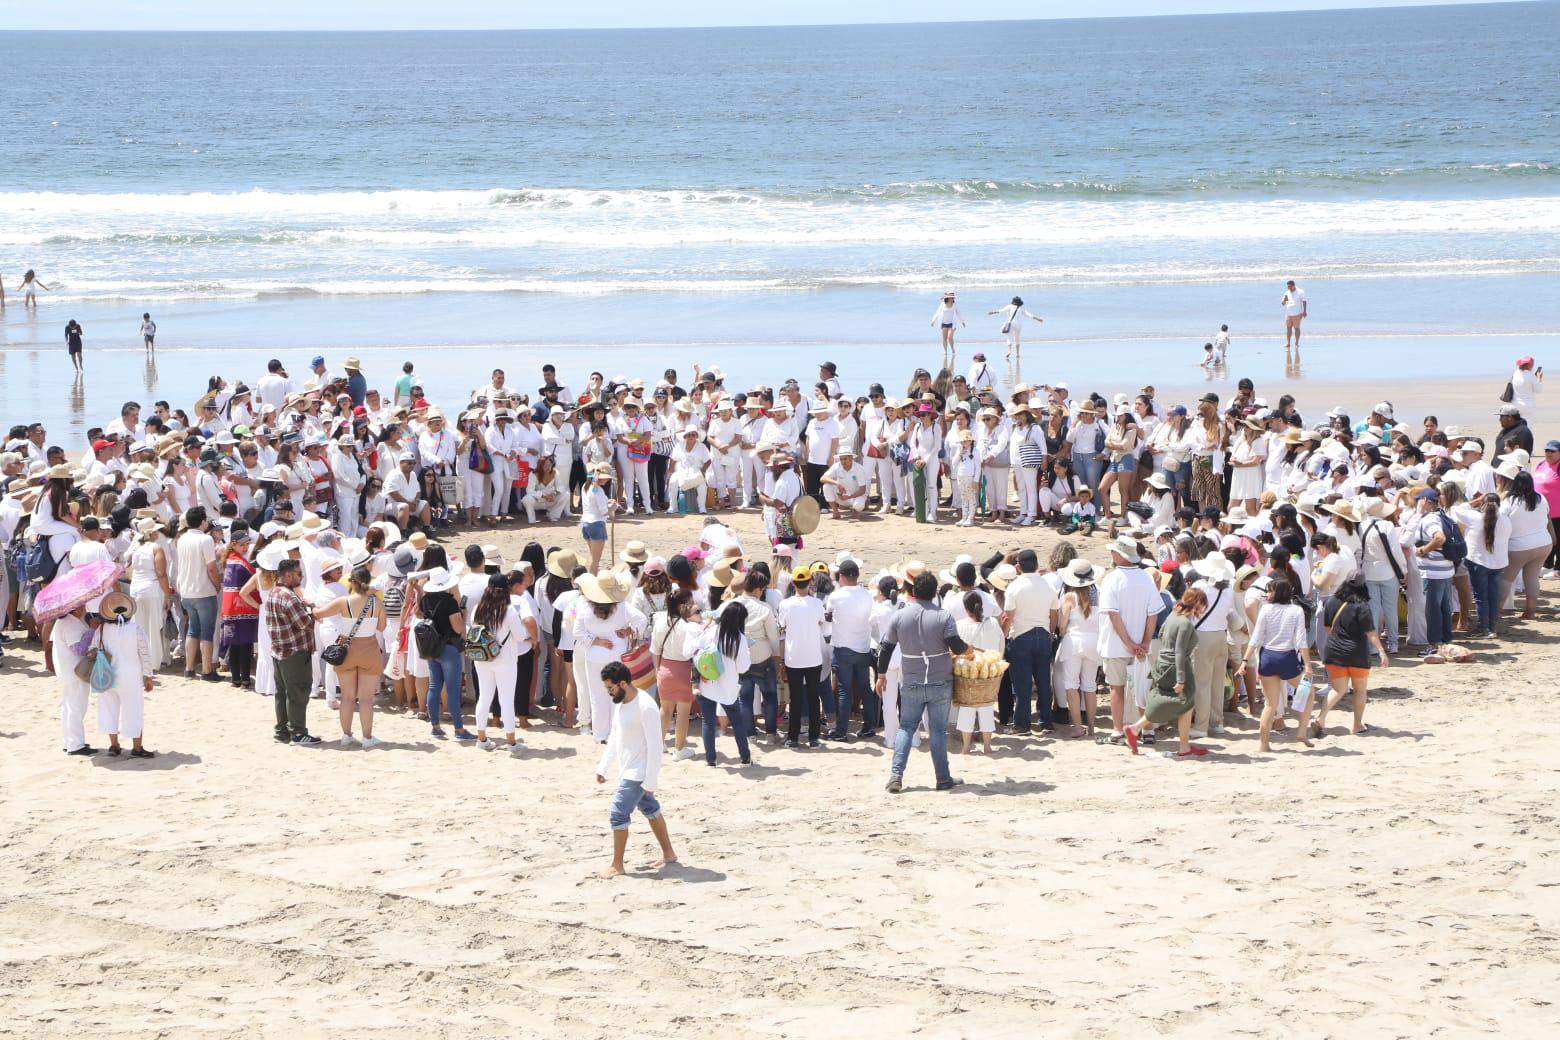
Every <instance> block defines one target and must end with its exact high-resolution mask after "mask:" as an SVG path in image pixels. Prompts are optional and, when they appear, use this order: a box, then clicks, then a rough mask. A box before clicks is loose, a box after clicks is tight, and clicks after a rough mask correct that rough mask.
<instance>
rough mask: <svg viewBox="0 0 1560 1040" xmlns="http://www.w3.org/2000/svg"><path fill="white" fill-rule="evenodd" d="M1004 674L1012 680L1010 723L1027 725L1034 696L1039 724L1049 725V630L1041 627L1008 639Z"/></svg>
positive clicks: (1025, 727) (1021, 727)
mask: <svg viewBox="0 0 1560 1040" xmlns="http://www.w3.org/2000/svg"><path fill="white" fill-rule="evenodd" d="M1007 661H1008V675H1009V676H1011V677H1012V680H1013V725H1014V726H1016V727H1018V728H1019V729H1028V728H1029V704H1030V701H1031V700H1033V699H1034V698H1035V697H1036V696H1038V698H1039V700H1038V702H1037V710H1038V711H1039V713H1040V725H1042V726H1049V725H1050V724H1051V702H1052V697H1051V633H1050V632H1049V631H1047V630H1046V629H1043V628H1031V629H1030V630H1029V631H1028V632H1025V633H1024V634H1023V635H1021V636H1018V637H1016V638H1014V639H1010V640H1008V645H1007Z"/></svg>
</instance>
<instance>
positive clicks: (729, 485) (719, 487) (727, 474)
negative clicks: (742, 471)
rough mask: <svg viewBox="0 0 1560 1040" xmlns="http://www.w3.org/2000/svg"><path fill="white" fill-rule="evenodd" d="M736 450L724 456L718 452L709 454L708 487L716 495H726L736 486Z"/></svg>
mask: <svg viewBox="0 0 1560 1040" xmlns="http://www.w3.org/2000/svg"><path fill="white" fill-rule="evenodd" d="M738 450H739V449H736V448H733V449H731V451H729V452H727V453H726V454H724V455H722V454H721V453H720V452H718V451H712V452H711V453H710V454H711V456H712V457H711V459H710V468H709V475H710V487H712V488H714V489H715V491H716V493H717V494H721V495H724V494H727V493H728V492H730V491H732V490H733V489H735V488H736V486H737V458H738V456H737V451H738Z"/></svg>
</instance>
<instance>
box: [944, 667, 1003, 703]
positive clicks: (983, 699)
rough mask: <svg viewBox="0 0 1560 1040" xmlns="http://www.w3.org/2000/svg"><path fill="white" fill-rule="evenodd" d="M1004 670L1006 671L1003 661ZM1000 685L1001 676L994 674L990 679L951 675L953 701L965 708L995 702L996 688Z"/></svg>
mask: <svg viewBox="0 0 1560 1040" xmlns="http://www.w3.org/2000/svg"><path fill="white" fill-rule="evenodd" d="M1002 670H1003V671H1004V672H1005V671H1007V667H1006V664H1005V663H1004V666H1003V669H1002ZM1001 686H1002V676H1000V675H996V676H993V677H992V678H990V679H966V678H965V677H964V676H962V675H955V676H954V677H953V703H955V704H958V705H960V706H962V707H966V708H981V707H985V706H986V705H987V704H995V703H996V701H997V690H998V689H1000V688H1001Z"/></svg>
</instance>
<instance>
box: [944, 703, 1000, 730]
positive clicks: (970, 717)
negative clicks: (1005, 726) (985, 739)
mask: <svg viewBox="0 0 1560 1040" xmlns="http://www.w3.org/2000/svg"><path fill="white" fill-rule="evenodd" d="M953 728H954V729H956V730H958V731H959V732H960V733H995V732H996V731H997V712H996V705H994V704H988V705H986V706H985V707H984V708H972V707H970V706H969V705H967V704H961V705H959V715H958V718H957V719H956V720H955V722H954V724H953Z"/></svg>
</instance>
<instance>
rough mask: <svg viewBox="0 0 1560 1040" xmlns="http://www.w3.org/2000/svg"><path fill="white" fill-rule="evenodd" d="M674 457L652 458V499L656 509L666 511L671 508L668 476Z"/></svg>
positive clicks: (657, 456)
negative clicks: (667, 493)
mask: <svg viewBox="0 0 1560 1040" xmlns="http://www.w3.org/2000/svg"><path fill="white" fill-rule="evenodd" d="M671 464H672V457H671V456H670V455H651V456H650V498H651V499H652V500H653V503H654V505H655V508H657V509H660V510H662V511H665V510H667V509H670V508H671V502H669V501H668V500H667V497H666V474H667V472H668V470H669V469H670V468H671Z"/></svg>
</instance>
